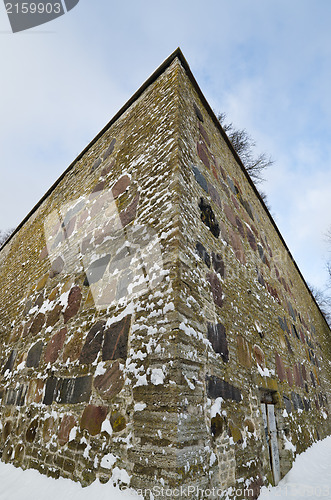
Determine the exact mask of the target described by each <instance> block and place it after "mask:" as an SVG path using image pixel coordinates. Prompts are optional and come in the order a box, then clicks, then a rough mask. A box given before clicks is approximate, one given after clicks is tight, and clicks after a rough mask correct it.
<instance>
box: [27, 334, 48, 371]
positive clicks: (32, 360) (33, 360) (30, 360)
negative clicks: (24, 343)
mask: <svg viewBox="0 0 331 500" xmlns="http://www.w3.org/2000/svg"><path fill="white" fill-rule="evenodd" d="M43 346H44V344H43V342H42V341H41V340H39V342H37V343H36V344H34V345H33V346H32V347H31V348H30V350H29V352H28V357H27V359H26V366H27V367H28V368H32V367H33V368H36V367H37V366H38V365H39V361H40V357H41V353H42V350H43Z"/></svg>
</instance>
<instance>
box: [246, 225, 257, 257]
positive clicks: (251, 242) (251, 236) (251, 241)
mask: <svg viewBox="0 0 331 500" xmlns="http://www.w3.org/2000/svg"><path fill="white" fill-rule="evenodd" d="M246 233H247V240H248V243H249V245H250V247H251V249H252V250H254V252H256V250H257V244H256V239H255V237H254V234H253V233H252V231H251V230H250V229H249V228H248V227H246Z"/></svg>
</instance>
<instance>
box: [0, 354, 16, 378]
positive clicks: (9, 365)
mask: <svg viewBox="0 0 331 500" xmlns="http://www.w3.org/2000/svg"><path fill="white" fill-rule="evenodd" d="M16 356H17V350H16V349H13V350H12V351H11V353H10V355H9V358H8V360H7V362H6V364H5V366H4V367H3V369H2V372H1V373H2V374H4V373H6V371H7V370H8V371H10V372H11V371H12V369H13V367H14V363H15V359H16Z"/></svg>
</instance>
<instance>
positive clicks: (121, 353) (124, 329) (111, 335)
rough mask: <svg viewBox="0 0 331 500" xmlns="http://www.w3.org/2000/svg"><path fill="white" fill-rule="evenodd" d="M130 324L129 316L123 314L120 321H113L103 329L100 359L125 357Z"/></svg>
mask: <svg viewBox="0 0 331 500" xmlns="http://www.w3.org/2000/svg"><path fill="white" fill-rule="evenodd" d="M130 326H131V316H130V315H129V316H125V317H124V318H123V319H122V320H121V321H118V322H117V323H113V324H112V325H111V326H110V327H108V328H107V329H106V330H105V337H104V343H103V347H102V360H103V361H107V360H110V359H118V358H122V359H126V358H127V351H128V337H129V331H130Z"/></svg>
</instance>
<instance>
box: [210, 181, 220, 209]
mask: <svg viewBox="0 0 331 500" xmlns="http://www.w3.org/2000/svg"><path fill="white" fill-rule="evenodd" d="M207 185H208V192H209V194H210V197H211V199H212V200H213V202H214V203H215V204H216V205H217V206H218V207H220V208H222V202H221V198H220V195H219V194H218V191H217V189H216V188H215V187H214V186H213V185H212V184H210V182H208V181H207Z"/></svg>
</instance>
